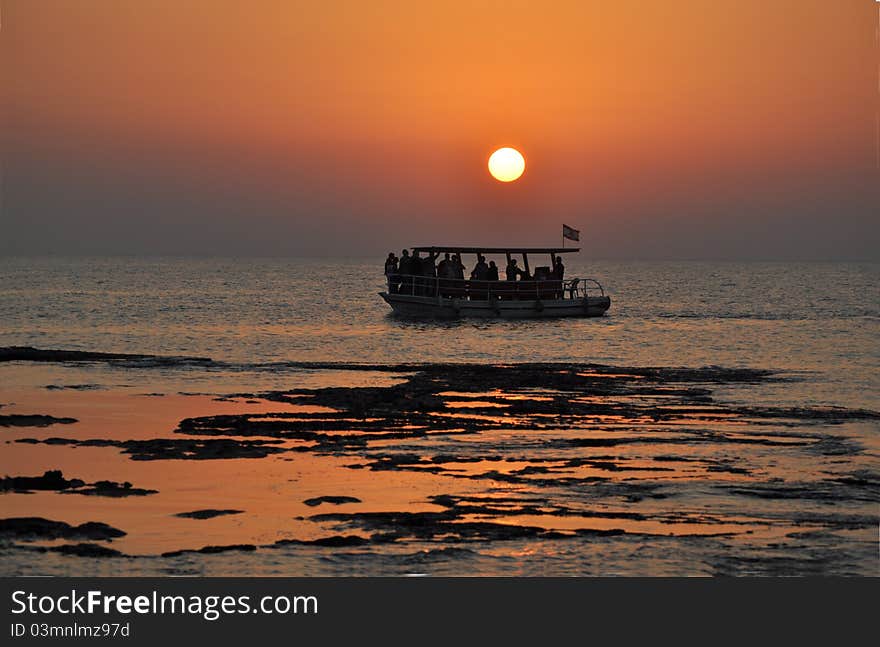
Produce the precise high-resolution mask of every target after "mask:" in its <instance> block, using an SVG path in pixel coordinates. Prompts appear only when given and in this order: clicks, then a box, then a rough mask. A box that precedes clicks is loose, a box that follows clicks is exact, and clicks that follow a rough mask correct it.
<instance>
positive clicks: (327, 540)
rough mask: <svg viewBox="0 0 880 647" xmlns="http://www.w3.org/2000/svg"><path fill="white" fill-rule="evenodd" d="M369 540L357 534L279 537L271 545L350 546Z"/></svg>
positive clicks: (368, 541)
mask: <svg viewBox="0 0 880 647" xmlns="http://www.w3.org/2000/svg"><path fill="white" fill-rule="evenodd" d="M369 543H370V540H369V539H366V538H364V537H358V536H357V535H333V536H331V537H320V538H318V539H310V540H304V539H279V540H278V541H276V542H275V543H274V544H273V546H279V547H280V546H325V547H327V548H348V547H352V546H364V545H366V544H369Z"/></svg>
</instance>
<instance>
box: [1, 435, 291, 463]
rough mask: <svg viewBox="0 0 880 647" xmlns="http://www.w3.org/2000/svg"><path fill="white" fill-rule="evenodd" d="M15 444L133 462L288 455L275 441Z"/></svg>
mask: <svg viewBox="0 0 880 647" xmlns="http://www.w3.org/2000/svg"><path fill="white" fill-rule="evenodd" d="M15 442H17V443H28V444H32V445H36V444H44V445H73V446H76V447H119V448H121V449H122V453H123V454H128V455H129V456H130V457H131V460H134V461H154V460H170V459H177V460H214V459H224V458H265V457H266V456H268V455H270V454H278V453H281V452H286V451H288V450H287V449H285V448H284V447H276V446H274V445H276V444H278V443H280V442H281V441H278V440H232V439H227V438H223V439H216V440H178V439H169V438H154V439H150V440H109V439H104V438H92V439H89V440H77V439H74V438H44V439H37V438H20V439H18V440H16V441H15Z"/></svg>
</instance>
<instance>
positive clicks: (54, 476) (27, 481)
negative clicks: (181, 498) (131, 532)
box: [0, 470, 158, 497]
mask: <svg viewBox="0 0 880 647" xmlns="http://www.w3.org/2000/svg"><path fill="white" fill-rule="evenodd" d="M34 490H49V491H56V492H62V493H64V494H84V495H93V496H109V497H124V496H145V495H147V494H156V493H157V492H158V490H144V489H141V488H136V487H132V484H131V483H129V482H128V481H126V482H125V483H116V482H115V481H97V482H95V483H86V482H85V481H83V480H82V479H69V480H68V479H66V478H64V474H63V473H62V472H61V470H49V471H47V472H45V473H44V474H43V475H42V476H7V477H5V478H4V479H3V480H2V481H0V491H4V492H10V491H11V492H16V493H29V492H32V491H34Z"/></svg>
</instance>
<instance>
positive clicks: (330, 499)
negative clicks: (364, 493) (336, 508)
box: [303, 496, 361, 507]
mask: <svg viewBox="0 0 880 647" xmlns="http://www.w3.org/2000/svg"><path fill="white" fill-rule="evenodd" d="M360 502H361V500H360V499H358V498H357V497H354V496H316V497H314V498H311V499H306V500H305V501H303V503H305V504H306V505H308V506H312V507H314V506H318V505H321V504H322V503H332V504H334V505H342V504H343V503H360Z"/></svg>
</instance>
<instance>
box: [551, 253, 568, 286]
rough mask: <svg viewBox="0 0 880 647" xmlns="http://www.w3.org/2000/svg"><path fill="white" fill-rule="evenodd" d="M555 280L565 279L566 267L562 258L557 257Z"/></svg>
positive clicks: (554, 265)
mask: <svg viewBox="0 0 880 647" xmlns="http://www.w3.org/2000/svg"><path fill="white" fill-rule="evenodd" d="M553 278H554V279H556V280H557V281H562V280H563V279H564V278H565V265H563V264H562V257H561V256H557V257H556V262H555V263H554V264H553Z"/></svg>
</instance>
